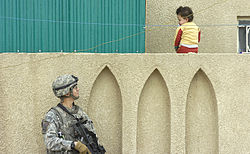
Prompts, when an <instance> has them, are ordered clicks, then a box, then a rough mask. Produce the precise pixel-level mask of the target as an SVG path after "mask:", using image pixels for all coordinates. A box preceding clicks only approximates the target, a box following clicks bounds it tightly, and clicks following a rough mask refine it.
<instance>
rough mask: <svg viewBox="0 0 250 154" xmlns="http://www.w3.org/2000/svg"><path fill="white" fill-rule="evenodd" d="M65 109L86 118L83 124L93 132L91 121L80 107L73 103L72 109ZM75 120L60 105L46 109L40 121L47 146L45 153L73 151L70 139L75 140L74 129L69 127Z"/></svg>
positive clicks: (64, 153)
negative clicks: (43, 117) (46, 111)
mask: <svg viewBox="0 0 250 154" xmlns="http://www.w3.org/2000/svg"><path fill="white" fill-rule="evenodd" d="M67 110H68V111H69V112H70V113H71V114H73V115H74V116H75V117H76V118H83V120H84V121H85V120H87V122H86V124H84V126H85V127H86V128H87V129H88V130H89V131H92V132H93V133H95V129H94V127H93V124H92V121H91V120H90V119H89V117H88V116H87V114H86V113H85V112H84V111H83V110H82V109H81V108H79V107H78V106H77V105H75V106H73V107H72V109H69V108H67ZM75 122H76V120H75V119H74V118H73V117H72V116H70V115H69V114H68V113H66V112H65V111H63V110H62V109H61V108H60V107H57V106H56V107H54V108H52V109H50V110H49V111H48V113H47V114H46V116H45V119H44V120H43V122H42V123H43V135H44V141H45V145H46V147H47V154H57V153H58V154H59V153H60V154H61V153H63V154H73V153H75V152H73V150H72V149H71V143H72V141H75V140H76V139H75V138H74V130H73V128H72V127H71V126H72V124H73V123H75ZM95 134H96V133H95ZM76 153H78V152H76Z"/></svg>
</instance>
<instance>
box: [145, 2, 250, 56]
mask: <svg viewBox="0 0 250 154" xmlns="http://www.w3.org/2000/svg"><path fill="white" fill-rule="evenodd" d="M146 2H147V3H146V24H149V25H161V26H148V27H147V28H146V52H147V53H153V52H157V53H159V52H164V53H165V52H167V53H175V50H174V45H173V44H174V43H173V42H174V37H175V30H176V28H177V27H176V26H174V25H177V24H178V20H177V17H176V13H175V12H176V9H177V8H178V7H179V6H189V7H191V8H192V10H193V12H194V22H195V23H196V24H197V25H199V26H200V29H201V42H200V43H199V52H201V53H237V52H238V50H237V43H238V40H237V39H238V38H237V36H238V28H237V25H238V21H237V16H248V18H249V19H250V11H249V10H250V5H249V0H242V1H238V0H221V1H219V0H195V1H187V0H179V1H165V0H147V1H146ZM162 25H169V26H162Z"/></svg>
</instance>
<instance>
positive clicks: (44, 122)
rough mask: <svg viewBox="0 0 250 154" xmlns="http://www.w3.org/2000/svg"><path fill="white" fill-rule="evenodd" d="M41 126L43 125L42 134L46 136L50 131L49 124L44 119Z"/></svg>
mask: <svg viewBox="0 0 250 154" xmlns="http://www.w3.org/2000/svg"><path fill="white" fill-rule="evenodd" d="M41 125H42V133H43V134H45V133H46V131H47V129H48V126H49V122H48V121H46V120H44V119H43V120H42V123H41Z"/></svg>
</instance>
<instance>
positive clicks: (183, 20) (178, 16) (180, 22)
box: [177, 15, 188, 25]
mask: <svg viewBox="0 0 250 154" xmlns="http://www.w3.org/2000/svg"><path fill="white" fill-rule="evenodd" d="M177 18H178V20H179V24H180V25H182V24H185V23H187V22H188V18H185V19H184V18H182V17H181V16H180V15H177Z"/></svg>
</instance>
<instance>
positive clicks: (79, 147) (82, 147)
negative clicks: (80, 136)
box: [75, 141, 91, 154]
mask: <svg viewBox="0 0 250 154" xmlns="http://www.w3.org/2000/svg"><path fill="white" fill-rule="evenodd" d="M75 149H76V150H77V151H79V152H80V154H91V152H90V151H89V149H88V147H87V146H86V145H84V144H82V143H81V142H80V141H77V142H75Z"/></svg>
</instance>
